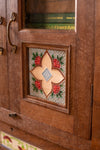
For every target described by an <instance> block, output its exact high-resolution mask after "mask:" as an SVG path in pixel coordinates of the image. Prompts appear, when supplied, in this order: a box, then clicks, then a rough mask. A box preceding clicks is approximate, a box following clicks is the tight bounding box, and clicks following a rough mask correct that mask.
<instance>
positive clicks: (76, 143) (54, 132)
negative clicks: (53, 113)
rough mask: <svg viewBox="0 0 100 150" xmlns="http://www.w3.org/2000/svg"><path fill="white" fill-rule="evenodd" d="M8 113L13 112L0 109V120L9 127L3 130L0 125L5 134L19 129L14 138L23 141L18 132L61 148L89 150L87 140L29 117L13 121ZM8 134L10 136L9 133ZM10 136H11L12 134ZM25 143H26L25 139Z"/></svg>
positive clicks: (20, 116)
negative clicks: (16, 137)
mask: <svg viewBox="0 0 100 150" xmlns="http://www.w3.org/2000/svg"><path fill="white" fill-rule="evenodd" d="M9 113H13V112H12V111H9V110H6V109H3V108H0V120H1V121H2V122H4V123H6V124H8V125H9V126H10V129H9V128H4V126H3V125H0V129H1V130H3V131H5V132H7V133H9V130H11V127H14V128H17V129H19V131H18V130H17V132H15V136H17V135H18V137H19V138H20V136H21V137H22V138H21V139H23V140H24V136H23V135H19V134H20V130H21V131H24V132H25V133H26V131H27V133H29V134H31V139H32V135H35V136H37V137H40V138H42V139H43V140H47V141H50V142H52V143H55V144H58V145H60V146H62V147H65V148H68V149H70V150H90V146H91V141H89V140H85V139H82V138H80V137H78V136H75V135H73V134H70V133H68V132H65V131H61V130H59V129H57V128H55V127H51V126H50V125H47V124H45V123H41V122H39V121H37V120H33V119H30V118H29V117H26V116H24V115H22V114H18V116H17V117H16V118H15V119H13V118H9ZM2 116H4V117H2ZM2 124H3V123H2ZM6 126H7V125H6ZM9 134H11V132H10V133H9ZM11 135H13V132H12V134H11ZM59 135H60V137H59ZM25 141H26V142H27V138H26V140H25ZM30 141H31V140H30ZM30 141H29V143H30ZM44 149H45V148H44ZM46 150H47V149H46Z"/></svg>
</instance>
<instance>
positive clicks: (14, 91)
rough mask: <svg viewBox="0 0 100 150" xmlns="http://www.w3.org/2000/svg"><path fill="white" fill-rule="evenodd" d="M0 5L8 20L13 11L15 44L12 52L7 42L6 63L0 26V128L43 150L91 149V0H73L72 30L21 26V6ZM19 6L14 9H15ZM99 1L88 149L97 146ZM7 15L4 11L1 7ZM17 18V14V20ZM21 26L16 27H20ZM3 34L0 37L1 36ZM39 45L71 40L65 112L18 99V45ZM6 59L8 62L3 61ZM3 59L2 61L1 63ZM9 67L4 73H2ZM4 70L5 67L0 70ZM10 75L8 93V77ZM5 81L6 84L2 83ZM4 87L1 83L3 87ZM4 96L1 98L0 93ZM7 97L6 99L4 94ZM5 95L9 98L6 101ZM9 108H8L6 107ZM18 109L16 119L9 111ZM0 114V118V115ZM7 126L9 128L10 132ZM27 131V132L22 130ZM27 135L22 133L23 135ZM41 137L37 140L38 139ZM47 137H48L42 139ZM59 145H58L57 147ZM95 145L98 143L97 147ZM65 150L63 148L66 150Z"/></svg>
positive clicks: (13, 0) (12, 1)
mask: <svg viewBox="0 0 100 150" xmlns="http://www.w3.org/2000/svg"><path fill="white" fill-rule="evenodd" d="M1 1H2V4H1V5H0V12H1V10H2V9H1V8H2V7H4V8H6V3H5V2H7V23H8V22H9V20H10V17H11V14H12V12H15V13H16V14H17V21H16V22H14V23H12V25H11V29H10V30H11V35H10V37H11V40H12V42H13V43H14V44H15V45H17V53H16V54H13V53H11V47H10V45H9V44H8V43H7V45H8V62H7V56H6V42H5V39H6V27H5V26H0V29H1V28H2V31H4V32H5V33H4V38H2V34H0V42H1V41H2V42H3V44H4V45H2V43H0V44H1V45H0V46H4V48H5V55H4V56H0V62H1V63H0V75H1V76H0V81H1V84H0V106H2V107H3V108H0V121H1V122H0V130H2V131H5V132H7V133H9V134H11V135H13V136H15V137H18V138H21V139H22V140H25V141H26V142H28V143H30V144H36V146H41V148H43V149H44V150H54V149H56V150H65V149H66V148H68V149H71V150H90V149H91V125H92V123H91V122H92V120H91V116H92V106H91V85H92V84H93V69H94V66H93V65H94V44H95V43H94V32H95V30H94V29H95V26H94V19H95V18H94V6H95V5H94V1H95V0H91V1H90V0H87V1H85V0H77V23H76V27H77V28H76V32H74V31H64V30H60V31H59V30H40V29H38V30H36V29H35V30H33V29H21V27H22V24H23V23H22V22H21V20H22V18H21V16H22V15H21V5H18V2H19V1H18V0H7V1H5V0H0V2H1ZM18 6H19V8H18ZM99 6H100V2H99V0H96V13H97V14H98V15H97V14H96V36H95V38H96V43H97V42H98V44H96V49H95V50H96V53H95V66H96V67H95V79H94V86H95V89H94V91H95V92H94V111H93V112H94V115H93V138H92V139H93V143H92V146H93V150H95V147H96V148H97V149H96V150H99V149H100V148H99V146H100V144H99V140H100V133H99V132H98V131H99V130H100V122H99V121H98V120H99V115H100V110H99V106H98V105H100V100H99V97H100V90H99V85H98V83H99V73H100V71H99V70H100V69H99V68H100V65H99V64H100V62H99V61H100V60H99V59H100V57H99V56H100V55H99V53H100V52H99V45H100V44H99V33H100V32H98V30H99V24H98V23H99V21H100V20H99V19H98V18H100V17H99ZM4 8H3V11H2V13H4V17H5V16H6V10H5V12H4ZM20 18H21V19H20ZM19 29H20V30H19ZM0 31H1V30H0ZM1 38H2V39H1ZM23 43H24V44H27V43H28V44H29V43H31V44H37V45H38V44H39V45H42V44H44V45H51V46H52V45H55V46H57V45H62V46H67V45H71V47H72V50H71V83H70V106H69V110H70V112H69V113H70V114H69V115H68V114H65V113H62V112H58V111H56V110H51V109H48V108H47V107H46V106H45V107H43V106H40V105H38V104H32V103H31V102H27V100H26V101H25V100H24V99H23V87H22V85H23V78H22V55H23V54H22V44H23ZM7 63H8V64H7ZM4 64H5V65H4ZM7 66H8V75H7ZM4 70H5V72H4ZM7 80H9V96H8V83H7V82H8V81H7ZM5 85H6V86H5ZM2 86H3V87H2ZM2 95H3V97H2ZM8 98H9V99H8ZM9 100H10V102H9ZM4 108H7V109H9V108H10V111H9V110H7V109H4ZM13 112H17V114H18V117H17V118H16V119H12V118H9V113H13ZM2 116H3V117H2ZM11 127H13V128H14V131H13V132H12V131H11ZM26 131H27V133H26ZM26 135H27V138H26ZM40 138H41V139H40ZM45 140H47V141H45ZM48 141H50V142H52V143H55V144H57V145H60V146H62V147H65V148H62V147H59V146H57V145H55V144H52V143H50V142H48ZM96 145H97V146H96ZM66 150H67V149H66Z"/></svg>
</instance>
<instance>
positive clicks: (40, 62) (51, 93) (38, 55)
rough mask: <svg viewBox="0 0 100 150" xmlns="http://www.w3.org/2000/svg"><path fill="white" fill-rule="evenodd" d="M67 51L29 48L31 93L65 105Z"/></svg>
mask: <svg viewBox="0 0 100 150" xmlns="http://www.w3.org/2000/svg"><path fill="white" fill-rule="evenodd" d="M65 77H66V52H65V51H62V50H61V51H60V50H52V49H51V50H46V49H38V48H29V83H30V84H29V85H30V87H29V89H30V95H32V96H34V97H37V98H40V99H43V100H46V101H48V102H53V103H55V104H59V105H63V106H65V103H66V99H65V94H66V86H65V85H66V83H65Z"/></svg>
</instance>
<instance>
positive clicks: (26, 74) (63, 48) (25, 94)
mask: <svg viewBox="0 0 100 150" xmlns="http://www.w3.org/2000/svg"><path fill="white" fill-rule="evenodd" d="M28 48H41V49H42V48H43V49H46V50H50V49H52V50H60V51H65V53H66V75H65V85H66V87H65V90H66V94H65V101H66V102H65V106H62V105H60V104H56V103H53V102H48V101H46V100H44V99H42V98H37V97H34V96H30V95H29V93H28V91H29V88H28V87H29V82H28V79H29V70H28V68H29V65H28V64H29V61H28V59H29V58H28V55H29V54H28V51H29V50H28ZM70 51H71V46H70V45H69V46H62V45H61V46H60V45H43V44H31V43H22V56H23V58H22V64H23V65H22V68H23V75H22V76H23V77H22V78H23V89H22V91H23V98H25V100H26V101H29V102H32V99H33V103H35V104H39V105H41V106H46V105H47V106H46V107H48V108H50V109H56V110H57V111H61V112H64V113H69V100H70V98H69V96H70V67H71V66H70V60H71V59H70ZM24 66H26V67H24ZM34 100H35V101H34ZM36 100H38V102H36ZM41 101H42V102H41ZM43 102H44V105H43ZM49 103H50V104H51V105H49ZM53 105H55V106H53ZM57 106H58V107H57ZM60 106H61V107H62V108H60Z"/></svg>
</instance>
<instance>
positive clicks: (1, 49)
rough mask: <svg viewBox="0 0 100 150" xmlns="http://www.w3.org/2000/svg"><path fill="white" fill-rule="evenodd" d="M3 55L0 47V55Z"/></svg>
mask: <svg viewBox="0 0 100 150" xmlns="http://www.w3.org/2000/svg"><path fill="white" fill-rule="evenodd" d="M1 55H3V48H2V47H0V56H1Z"/></svg>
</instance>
